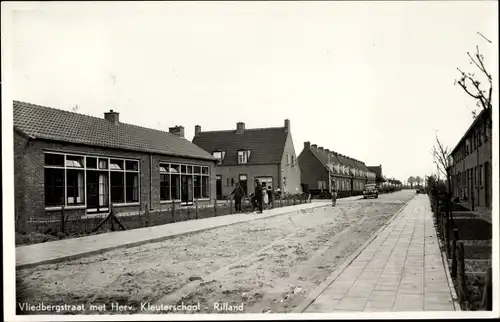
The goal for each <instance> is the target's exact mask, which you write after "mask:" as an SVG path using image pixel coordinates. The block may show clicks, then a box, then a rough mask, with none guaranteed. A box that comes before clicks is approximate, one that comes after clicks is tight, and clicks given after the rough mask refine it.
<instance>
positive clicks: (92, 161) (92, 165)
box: [87, 157, 97, 169]
mask: <svg viewBox="0 0 500 322" xmlns="http://www.w3.org/2000/svg"><path fill="white" fill-rule="evenodd" d="M87 168H89V169H97V158H92V157H87Z"/></svg>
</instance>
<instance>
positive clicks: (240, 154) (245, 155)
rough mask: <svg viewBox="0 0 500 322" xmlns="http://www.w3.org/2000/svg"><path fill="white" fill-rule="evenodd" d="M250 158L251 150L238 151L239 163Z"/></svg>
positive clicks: (246, 161)
mask: <svg viewBox="0 0 500 322" xmlns="http://www.w3.org/2000/svg"><path fill="white" fill-rule="evenodd" d="M249 158H250V150H240V151H238V163H239V164H243V163H248V159H249Z"/></svg>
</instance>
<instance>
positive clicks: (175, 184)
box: [170, 174, 181, 200]
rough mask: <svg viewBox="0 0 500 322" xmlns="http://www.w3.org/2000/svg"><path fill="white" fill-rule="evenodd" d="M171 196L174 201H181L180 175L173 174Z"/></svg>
mask: <svg viewBox="0 0 500 322" xmlns="http://www.w3.org/2000/svg"><path fill="white" fill-rule="evenodd" d="M170 180H171V187H172V188H171V195H172V199H174V200H179V199H181V178H180V175H178V174H171V177H170Z"/></svg>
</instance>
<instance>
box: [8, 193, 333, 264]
mask: <svg viewBox="0 0 500 322" xmlns="http://www.w3.org/2000/svg"><path fill="white" fill-rule="evenodd" d="M311 204H312V203H311ZM296 206H298V205H296ZM325 206H328V204H326V205H325V204H322V205H314V206H311V207H309V208H305V209H314V208H319V207H325ZM291 207H293V206H291ZM282 208H286V207H282ZM301 210H304V209H294V210H290V211H286V212H283V213H277V214H272V215H267V216H255V217H254V218H249V219H248V220H241V221H237V222H233V223H229V224H221V225H215V226H211V227H206V228H201V229H196V230H192V231H185V232H181V233H174V234H171V235H167V236H161V237H156V238H152V239H144V240H140V241H136V242H132V243H124V244H119V245H113V246H109V247H103V248H99V249H95V250H90V251H83V252H81V253H76V254H71V255H65V256H61V257H57V258H51V259H45V260H41V261H38V262H31V263H25V264H19V265H17V264H16V269H24V268H33V267H35V266H38V265H46V264H56V263H60V262H64V261H70V260H75V259H80V258H83V257H88V256H92V255H98V254H103V253H106V252H109V251H112V250H115V249H119V248H131V247H137V246H140V245H144V244H148V243H158V242H162V241H165V240H168V239H170V238H176V237H180V236H185V235H189V234H195V233H200V232H204V231H208V230H211V229H216V228H222V227H229V226H232V225H237V224H241V223H246V222H251V221H255V220H262V219H266V218H272V217H277V216H282V215H286V214H290V213H292V212H299V211H301ZM229 216H230V215H229ZM167 225H170V224H167ZM156 227H159V226H156ZM144 228H153V227H144ZM130 231H133V230H130Z"/></svg>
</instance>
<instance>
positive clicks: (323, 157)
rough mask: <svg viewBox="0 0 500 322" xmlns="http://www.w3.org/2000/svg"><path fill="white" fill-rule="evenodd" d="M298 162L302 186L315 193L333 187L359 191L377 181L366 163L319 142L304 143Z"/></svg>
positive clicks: (347, 190)
mask: <svg viewBox="0 0 500 322" xmlns="http://www.w3.org/2000/svg"><path fill="white" fill-rule="evenodd" d="M298 161H299V165H300V172H301V182H302V187H303V189H304V191H309V192H312V193H317V192H321V191H329V189H330V187H331V188H335V189H336V190H337V191H345V192H349V193H350V194H357V193H359V192H361V191H363V189H364V187H365V185H366V184H367V183H375V180H376V175H375V173H373V172H372V171H370V170H369V169H368V168H367V167H366V165H365V163H364V162H362V161H359V160H356V159H354V158H351V157H348V156H345V155H343V154H340V153H337V152H335V151H330V150H329V149H325V148H323V147H321V146H320V147H318V146H317V145H316V144H312V145H311V144H310V142H304V149H303V150H302V152H301V153H300V155H299V157H298ZM329 179H331V182H329Z"/></svg>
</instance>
